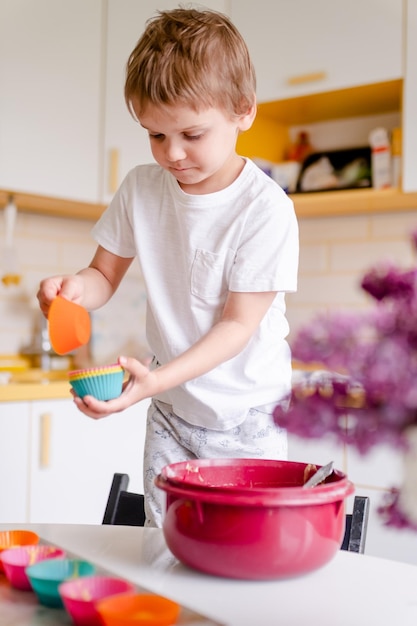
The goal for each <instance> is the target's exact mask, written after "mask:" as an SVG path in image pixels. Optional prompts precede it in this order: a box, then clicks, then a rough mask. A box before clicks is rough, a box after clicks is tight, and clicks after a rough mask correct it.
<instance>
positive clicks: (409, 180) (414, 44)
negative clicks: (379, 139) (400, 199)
mask: <svg viewBox="0 0 417 626" xmlns="http://www.w3.org/2000/svg"><path fill="white" fill-rule="evenodd" d="M406 24H407V31H406V63H405V66H406V75H405V81H404V102H403V159H402V161H403V174H402V183H403V190H404V191H414V192H415V191H417V117H416V112H417V37H416V34H417V0H408V2H407V20H406Z"/></svg>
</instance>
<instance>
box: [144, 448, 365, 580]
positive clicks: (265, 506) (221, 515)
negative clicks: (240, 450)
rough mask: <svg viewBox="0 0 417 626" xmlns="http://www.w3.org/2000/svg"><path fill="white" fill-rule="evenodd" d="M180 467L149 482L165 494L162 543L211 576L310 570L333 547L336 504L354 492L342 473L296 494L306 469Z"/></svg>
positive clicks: (337, 541)
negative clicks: (185, 469) (178, 477)
mask: <svg viewBox="0 0 417 626" xmlns="http://www.w3.org/2000/svg"><path fill="white" fill-rule="evenodd" d="M186 464H187V466H188V471H187V473H184V465H185V463H180V464H178V463H175V464H172V465H167V466H166V467H165V468H164V469H163V470H162V472H161V474H160V475H159V476H158V477H157V478H156V479H155V483H156V485H157V487H159V488H160V489H162V490H164V491H165V492H166V496H167V503H166V513H165V517H164V521H163V531H164V536H165V540H166V542H167V545H168V547H169V549H170V550H171V552H172V553H173V554H174V556H176V557H177V558H178V559H179V560H180V561H182V562H183V563H184V564H186V565H189V566H190V567H193V568H195V569H197V570H200V571H202V572H205V573H207V574H214V575H217V576H225V577H229V578H240V579H247V580H267V579H277V578H287V577H291V576H297V575H301V574H305V573H307V572H310V571H313V570H315V569H317V568H319V567H321V566H322V565H324V564H325V563H327V562H328V561H330V560H331V559H332V557H333V556H334V555H335V554H336V552H337V551H338V550H339V549H340V545H341V543H342V540H343V534H344V529H345V507H344V501H345V498H346V497H347V496H348V495H350V494H351V493H353V491H354V487H353V484H352V483H351V482H350V481H349V480H348V479H347V477H346V476H345V475H344V474H343V473H342V472H339V471H337V470H335V471H334V472H333V473H332V474H331V475H330V476H329V477H328V478H327V479H326V480H325V482H324V483H322V484H320V485H317V486H316V487H313V488H310V489H304V488H303V484H304V482H305V480H306V473H308V471H309V466H310V464H307V463H295V462H290V461H273V460H256V459H196V460H193V461H187V462H186ZM317 467H319V466H317ZM175 476H182V477H183V480H176V478H175ZM198 476H199V477H200V478H198ZM187 477H191V478H190V479H189V480H188V478H187ZM172 479H173V480H172Z"/></svg>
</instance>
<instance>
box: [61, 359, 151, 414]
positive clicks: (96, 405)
mask: <svg viewBox="0 0 417 626" xmlns="http://www.w3.org/2000/svg"><path fill="white" fill-rule="evenodd" d="M119 364H120V365H121V366H122V367H123V368H124V369H125V370H126V371H127V372H128V373H129V379H128V380H127V381H126V382H125V383H124V385H123V391H122V393H121V395H120V396H119V397H118V398H114V400H107V401H106V402H103V401H102V400H97V399H96V398H94V397H93V396H84V398H83V399H81V398H80V397H78V396H76V395H75V394H74V392H73V391H71V393H72V394H73V396H74V402H75V404H76V406H77V408H78V409H79V410H80V411H81V412H82V413H84V415H87V416H88V417H92V418H93V419H100V418H102V417H107V416H108V415H111V414H112V413H119V412H120V411H124V409H127V408H128V407H129V406H131V405H132V404H135V403H136V402H139V401H140V400H143V399H144V398H150V397H151V396H153V395H154V394H155V393H156V377H155V374H154V372H153V371H150V370H149V368H148V367H146V365H143V363H141V362H140V361H138V360H137V359H133V358H127V357H120V358H119Z"/></svg>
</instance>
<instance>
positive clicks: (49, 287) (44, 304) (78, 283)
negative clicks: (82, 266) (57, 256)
mask: <svg viewBox="0 0 417 626" xmlns="http://www.w3.org/2000/svg"><path fill="white" fill-rule="evenodd" d="M83 289H84V282H83V279H82V277H81V276H79V275H74V276H51V277H50V278H45V279H44V280H42V281H41V283H40V286H39V291H38V293H37V294H36V295H37V298H38V301H39V306H40V309H41V311H42V313H43V314H44V315H45V317H48V312H49V307H50V306H51V304H52V301H53V300H55V298H56V297H57V296H58V295H60V296H62V297H63V298H66V299H67V300H70V301H71V302H76V303H79V301H80V300H81V297H82V294H83Z"/></svg>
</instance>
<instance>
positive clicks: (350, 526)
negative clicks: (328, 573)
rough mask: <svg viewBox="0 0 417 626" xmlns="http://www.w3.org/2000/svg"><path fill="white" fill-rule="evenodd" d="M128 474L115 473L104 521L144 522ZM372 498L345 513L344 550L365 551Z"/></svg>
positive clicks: (142, 505) (140, 497)
mask: <svg viewBox="0 0 417 626" xmlns="http://www.w3.org/2000/svg"><path fill="white" fill-rule="evenodd" d="M128 485H129V476H128V475H127V474H114V476H113V481H112V484H111V488H110V493H109V498H108V501H107V506H106V510H105V512H104V517H103V522H102V523H103V524H117V525H124V526H144V525H145V498H144V496H143V495H142V494H140V493H132V492H131V491H127V488H128ZM368 516H369V498H367V497H365V496H355V498H354V500H353V509H352V513H349V514H348V515H346V528H345V535H344V538H343V542H342V545H341V546H340V548H341V550H348V551H349V552H358V553H363V552H364V551H365V542H366V531H367V527H368Z"/></svg>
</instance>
